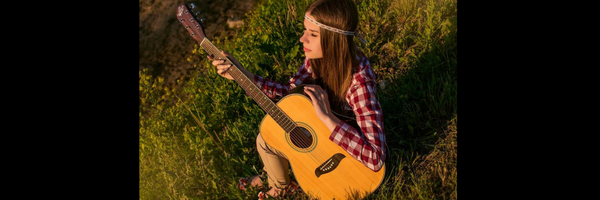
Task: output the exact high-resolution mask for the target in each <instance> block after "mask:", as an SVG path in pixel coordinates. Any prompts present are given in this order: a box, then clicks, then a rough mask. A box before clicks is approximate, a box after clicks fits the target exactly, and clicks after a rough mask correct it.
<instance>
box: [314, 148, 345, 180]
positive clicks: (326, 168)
mask: <svg viewBox="0 0 600 200" xmlns="http://www.w3.org/2000/svg"><path fill="white" fill-rule="evenodd" d="M345 157H346V156H344V154H341V153H336V154H335V155H333V156H331V158H329V159H327V161H325V162H323V164H321V165H319V167H317V169H315V175H316V176H317V178H318V177H320V176H321V175H323V174H327V173H329V172H331V171H333V170H334V169H335V168H337V166H338V165H339V164H340V162H341V161H342V159H344V158H345Z"/></svg>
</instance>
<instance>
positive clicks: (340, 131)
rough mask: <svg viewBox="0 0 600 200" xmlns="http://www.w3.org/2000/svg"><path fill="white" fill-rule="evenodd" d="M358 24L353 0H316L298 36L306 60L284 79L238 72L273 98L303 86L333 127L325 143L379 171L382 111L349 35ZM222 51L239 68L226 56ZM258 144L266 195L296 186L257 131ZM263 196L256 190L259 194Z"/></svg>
mask: <svg viewBox="0 0 600 200" xmlns="http://www.w3.org/2000/svg"><path fill="white" fill-rule="evenodd" d="M357 27H358V11H357V8H356V5H355V4H354V2H353V1H351V0H316V1H314V2H312V3H311V4H309V6H308V7H307V9H306V13H305V17H304V28H305V29H304V34H303V35H302V37H300V42H301V43H302V44H303V46H304V48H303V49H304V52H305V55H306V58H305V60H304V64H303V65H302V67H300V68H299V69H298V72H297V73H296V74H295V75H294V76H293V77H292V78H291V79H290V81H289V82H288V83H286V84H280V83H276V82H273V81H270V80H267V79H264V78H262V77H260V76H258V75H254V74H252V73H250V72H248V71H247V70H246V69H244V68H243V67H240V70H242V72H244V73H245V75H246V76H248V77H249V78H250V79H252V80H254V84H256V85H257V86H258V87H259V88H261V89H262V91H263V92H264V93H265V94H267V95H268V96H269V97H271V98H274V97H275V96H279V97H283V96H285V95H287V94H288V93H289V91H290V90H291V89H293V88H295V87H297V86H299V85H300V84H305V86H304V93H305V94H306V95H308V96H309V97H310V99H311V101H312V104H313V106H314V109H315V112H316V113H317V116H318V117H319V119H320V120H321V121H322V122H323V123H324V124H325V125H326V126H327V128H329V131H331V136H330V137H329V140H330V141H329V142H333V143H335V144H337V145H339V146H340V148H343V149H344V150H346V151H347V152H348V153H349V154H350V155H352V157H353V158H354V159H356V160H358V161H359V162H361V163H362V164H364V165H365V166H366V167H368V168H369V169H371V170H373V171H379V170H380V169H381V167H382V166H383V164H384V161H385V157H386V155H385V151H386V150H385V148H386V146H385V145H384V144H385V134H384V132H383V130H384V129H383V114H382V110H381V107H380V105H379V102H378V101H377V99H376V98H375V97H376V96H375V92H376V79H375V74H374V73H373V69H372V68H371V65H370V63H369V61H368V60H367V58H366V57H365V55H364V54H363V53H362V52H360V51H359V50H358V48H357V46H356V45H355V43H354V40H353V36H358V35H357V33H356V30H357ZM358 37H359V39H361V40H362V41H363V42H364V40H363V39H362V38H360V36H358ZM222 53H223V54H224V55H226V56H227V57H229V58H230V60H232V61H233V62H234V63H235V64H236V65H237V66H241V65H240V64H239V62H237V61H236V60H235V59H234V58H233V57H231V56H230V55H229V54H227V53H225V52H222ZM208 59H211V60H212V65H214V66H216V67H217V69H218V73H219V74H220V75H221V76H222V77H225V78H228V79H231V80H233V78H232V77H231V75H229V73H227V70H228V69H229V67H231V65H229V64H223V63H224V60H218V59H214V60H213V59H212V58H211V57H208ZM326 142H327V141H326ZM256 148H257V150H258V153H259V154H260V158H261V160H262V162H263V164H264V168H263V169H264V171H265V172H266V174H267V177H268V183H269V186H270V187H271V189H270V190H268V191H267V192H266V194H267V195H270V196H274V197H275V196H279V195H281V193H282V191H287V190H288V189H289V188H293V189H295V188H296V187H297V185H296V183H293V182H292V181H290V176H289V162H288V160H287V158H286V156H285V155H284V154H282V153H281V152H279V151H278V150H277V149H274V148H272V147H271V146H269V144H266V143H265V142H264V140H263V139H262V137H261V135H260V133H259V134H258V136H257V137H256ZM349 176H351V174H349ZM260 177H261V176H259V175H255V176H252V177H249V178H242V179H240V185H239V186H240V189H244V187H245V186H246V185H250V186H261V185H262V181H261V179H260ZM264 195H265V194H264V193H263V192H261V193H259V198H261V199H262V198H263V197H264Z"/></svg>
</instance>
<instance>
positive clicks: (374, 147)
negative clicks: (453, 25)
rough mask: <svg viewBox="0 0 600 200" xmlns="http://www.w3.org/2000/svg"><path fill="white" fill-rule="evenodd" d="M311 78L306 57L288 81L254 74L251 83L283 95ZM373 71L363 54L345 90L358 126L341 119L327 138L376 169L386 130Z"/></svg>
mask: <svg viewBox="0 0 600 200" xmlns="http://www.w3.org/2000/svg"><path fill="white" fill-rule="evenodd" d="M309 79H312V71H311V69H310V62H309V60H308V59H305V60H304V64H303V65H302V67H300V69H299V70H298V72H297V73H296V74H295V75H294V76H293V77H292V78H291V79H290V81H289V83H287V84H280V83H276V82H273V81H270V80H267V79H265V78H263V77H260V76H257V75H255V76H254V84H256V85H257V86H258V88H261V90H262V91H263V92H264V93H265V94H266V95H267V96H269V97H271V98H274V97H275V96H280V97H283V96H285V95H287V94H288V92H289V91H290V90H291V89H293V88H295V87H296V86H297V85H300V84H302V83H303V82H305V81H307V80H309ZM375 81H376V79H375V73H373V69H372V68H371V64H370V63H369V61H368V60H367V58H366V57H365V56H364V55H363V56H362V61H361V62H360V70H359V71H358V72H356V73H354V75H353V79H352V83H351V84H350V87H349V88H348V92H347V93H346V102H347V103H348V104H347V108H346V109H352V110H353V111H354V114H355V116H356V122H357V123H358V125H359V126H360V129H361V130H356V129H355V128H354V127H352V126H350V125H349V124H347V123H345V122H344V121H341V120H340V123H338V124H337V126H336V127H335V129H334V130H333V132H332V133H331V135H330V136H329V139H330V140H331V141H333V142H334V143H335V144H337V145H339V146H340V147H342V148H343V149H344V150H346V151H347V152H348V153H349V154H350V155H352V157H353V158H354V159H356V160H358V161H360V162H361V163H363V164H364V165H365V166H366V167H368V168H369V169H371V170H373V171H375V172H377V171H379V169H381V167H382V166H383V164H384V161H385V148H386V146H385V134H384V133H383V113H382V110H381V106H380V105H379V101H377V99H376V98H375V92H376V83H375Z"/></svg>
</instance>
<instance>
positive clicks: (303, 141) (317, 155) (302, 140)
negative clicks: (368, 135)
mask: <svg viewBox="0 0 600 200" xmlns="http://www.w3.org/2000/svg"><path fill="white" fill-rule="evenodd" d="M208 44H211V43H208ZM201 46H203V45H201ZM203 49H204V50H206V51H207V52H208V53H209V54H211V55H213V56H215V57H217V56H218V58H219V59H224V60H227V61H229V62H230V64H233V63H231V61H230V60H229V59H228V58H226V57H225V56H223V55H221V54H220V51H219V50H217V49H214V48H212V47H211V46H208V48H205V47H204V46H203ZM217 52H219V53H217ZM223 57H225V58H223ZM231 72H233V71H231ZM238 72H241V71H240V70H238ZM228 73H229V74H230V75H232V76H240V75H237V74H235V73H233V74H232V73H230V70H228ZM236 73H237V72H236ZM236 78H237V77H236ZM260 92H261V93H262V91H260ZM254 93H255V92H250V95H253V96H256V95H254ZM259 105H260V106H261V107H262V108H263V109H264V110H265V111H266V110H269V108H266V107H265V106H267V105H264V102H263V103H260V102H259ZM279 112H280V111H279ZM287 119H288V120H286V121H287V122H288V123H293V121H292V120H290V119H289V118H287ZM293 125H295V124H293ZM280 126H282V125H281V124H280ZM282 128H284V129H285V128H287V129H288V130H289V129H292V130H296V129H293V128H295V127H293V126H292V127H290V126H289V124H287V125H286V124H283V127H282ZM290 132H291V131H290ZM295 133H296V134H290V136H291V138H292V140H295V141H297V142H298V143H299V144H300V145H302V146H307V147H308V146H310V145H311V143H312V142H310V141H307V140H308V139H307V136H305V135H304V133H303V132H301V133H299V134H298V132H295ZM302 136H304V137H302ZM308 155H309V157H311V158H312V159H313V161H314V162H315V163H317V164H319V163H322V162H324V161H325V160H326V159H324V156H323V155H324V153H322V152H321V151H319V150H318V149H317V150H316V151H315V152H314V153H309V154H308Z"/></svg>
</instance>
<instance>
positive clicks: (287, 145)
mask: <svg viewBox="0 0 600 200" xmlns="http://www.w3.org/2000/svg"><path fill="white" fill-rule="evenodd" d="M193 8H194V5H193V4H191V5H189V6H188V5H187V4H181V5H179V6H178V7H177V19H178V20H179V21H180V22H181V24H182V25H183V26H184V27H185V28H186V29H187V30H188V32H189V34H190V36H191V37H192V38H193V39H194V40H196V41H197V42H198V43H199V44H200V46H201V47H202V49H204V51H206V52H207V53H208V54H209V55H210V56H213V57H214V58H215V59H224V60H225V64H232V67H231V68H229V70H228V71H227V73H229V74H230V75H231V76H232V77H233V78H234V80H235V81H236V82H237V83H238V84H239V86H240V87H242V88H243V89H244V90H245V91H246V93H247V94H248V96H249V97H251V98H252V99H254V101H256V103H258V105H260V107H261V108H262V109H263V110H264V111H265V112H266V113H267V115H266V116H265V117H264V118H263V120H262V122H261V123H260V133H261V135H262V137H263V139H264V141H265V142H266V143H267V144H268V145H270V146H271V147H273V148H275V149H277V150H279V151H280V152H282V153H283V154H285V156H286V157H287V158H288V160H289V162H290V167H291V168H292V171H293V174H294V176H295V178H296V181H297V182H298V184H299V185H300V187H301V188H302V190H303V191H304V192H306V193H307V194H308V195H309V196H311V197H315V198H318V199H348V198H353V197H359V198H363V197H365V196H366V195H368V194H370V193H372V192H373V191H375V189H377V188H378V187H379V185H380V184H381V183H382V181H383V179H384V175H385V166H383V167H382V168H381V170H379V171H377V172H374V171H372V170H371V169H369V168H367V167H366V166H365V165H363V164H362V163H361V162H359V161H358V160H356V159H354V158H352V156H351V155H350V154H348V153H347V152H346V151H345V150H344V149H342V147H340V146H338V145H337V144H335V143H333V142H332V141H330V140H329V136H330V135H331V132H330V131H329V129H328V128H327V126H325V124H324V123H323V122H321V120H319V118H318V117H317V115H316V113H315V109H314V107H313V105H312V101H311V100H310V98H309V97H308V96H306V95H303V94H302V93H291V94H289V95H286V96H285V97H283V98H281V99H280V100H279V101H277V103H275V102H273V101H272V100H271V99H270V98H269V97H268V96H267V95H266V94H264V93H263V92H262V91H261V90H260V89H259V88H258V87H257V86H256V85H255V84H254V83H253V81H252V80H250V79H249V78H248V77H247V76H246V75H244V73H243V72H242V71H241V70H240V69H239V67H240V66H237V65H235V64H234V63H233V62H232V61H231V60H230V59H229V58H227V57H226V56H224V55H222V54H221V53H220V52H221V51H220V50H219V49H218V48H217V47H215V45H213V44H212V43H211V42H210V41H209V40H208V39H207V38H206V37H205V35H204V30H203V27H204V25H203V21H204V19H202V20H198V18H197V16H196V15H197V13H196V14H194V13H193V11H192V9H193ZM295 89H297V88H295ZM299 91H302V90H299Z"/></svg>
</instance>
